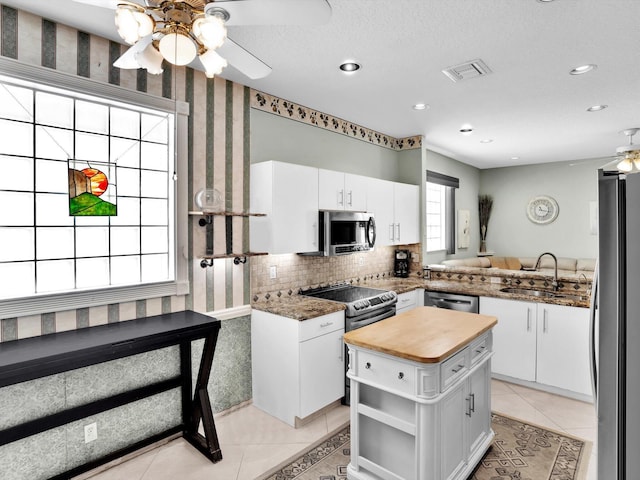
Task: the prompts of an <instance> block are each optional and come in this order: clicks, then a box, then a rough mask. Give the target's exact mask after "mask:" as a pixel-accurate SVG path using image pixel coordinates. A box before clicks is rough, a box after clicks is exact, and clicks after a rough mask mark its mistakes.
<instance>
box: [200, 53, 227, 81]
mask: <svg viewBox="0 0 640 480" xmlns="http://www.w3.org/2000/svg"><path fill="white" fill-rule="evenodd" d="M200 63H202V66H203V67H204V70H205V75H206V76H207V77H208V78H213V77H214V75H219V74H220V72H222V69H223V68H225V67H226V66H227V61H226V60H225V59H224V58H222V57H221V56H220V55H218V53H217V52H216V51H215V50H207V51H206V52H204V53H203V54H202V55H200Z"/></svg>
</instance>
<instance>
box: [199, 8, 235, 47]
mask: <svg viewBox="0 0 640 480" xmlns="http://www.w3.org/2000/svg"><path fill="white" fill-rule="evenodd" d="M192 30H193V34H194V35H195V37H196V38H197V39H198V41H199V42H200V43H202V44H203V45H204V46H205V47H207V48H208V49H216V48H218V47H219V46H220V45H222V44H223V43H224V41H225V40H226V39H227V28H226V27H225V26H224V20H223V19H222V18H220V17H219V16H217V15H204V16H201V17H198V18H197V19H196V20H195V21H194V22H193V26H192Z"/></svg>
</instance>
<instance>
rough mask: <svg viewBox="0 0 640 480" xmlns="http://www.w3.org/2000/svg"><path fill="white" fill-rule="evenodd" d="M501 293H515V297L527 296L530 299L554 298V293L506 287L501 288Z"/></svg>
mask: <svg viewBox="0 0 640 480" xmlns="http://www.w3.org/2000/svg"><path fill="white" fill-rule="evenodd" d="M500 291H501V292H504V293H515V294H516V295H527V296H530V297H555V296H556V295H555V293H554V292H550V291H548V290H534V289H531V288H516V287H506V288H501V289H500Z"/></svg>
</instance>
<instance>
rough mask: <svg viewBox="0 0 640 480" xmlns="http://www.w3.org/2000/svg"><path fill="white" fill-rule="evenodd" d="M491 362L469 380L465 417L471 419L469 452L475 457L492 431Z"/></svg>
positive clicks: (485, 364)
mask: <svg viewBox="0 0 640 480" xmlns="http://www.w3.org/2000/svg"><path fill="white" fill-rule="evenodd" d="M490 370H491V369H490V362H488V361H487V362H485V363H484V364H483V365H482V366H481V367H479V368H478V369H477V370H476V371H475V372H473V373H472V374H471V377H470V378H469V394H468V396H467V399H466V401H467V405H466V408H467V410H466V412H465V415H466V416H467V418H468V419H469V450H468V451H467V455H468V456H471V455H473V454H474V453H475V452H476V450H477V449H478V448H480V446H481V445H482V444H483V442H484V441H485V440H486V439H487V437H488V436H489V431H490V430H491V400H490V397H489V388H488V387H489V385H490V384H491V371H490Z"/></svg>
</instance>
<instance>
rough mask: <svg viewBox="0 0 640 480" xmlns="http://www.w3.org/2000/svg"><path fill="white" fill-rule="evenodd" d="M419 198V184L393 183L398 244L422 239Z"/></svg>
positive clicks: (396, 241) (395, 227) (396, 239)
mask: <svg viewBox="0 0 640 480" xmlns="http://www.w3.org/2000/svg"><path fill="white" fill-rule="evenodd" d="M419 198H420V189H419V187H418V186H417V185H409V184H406V183H394V184H393V206H394V212H395V215H394V216H395V226H394V230H395V244H396V245H398V244H402V245H405V244H408V243H418V242H419V241H420V211H419V202H420V200H419Z"/></svg>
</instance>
